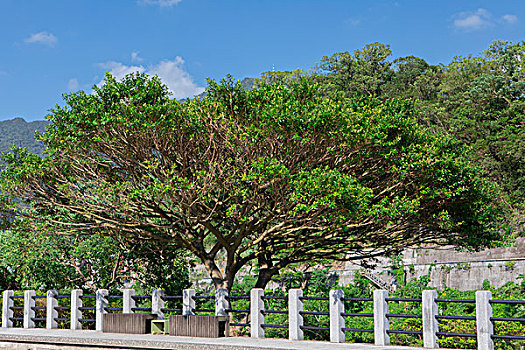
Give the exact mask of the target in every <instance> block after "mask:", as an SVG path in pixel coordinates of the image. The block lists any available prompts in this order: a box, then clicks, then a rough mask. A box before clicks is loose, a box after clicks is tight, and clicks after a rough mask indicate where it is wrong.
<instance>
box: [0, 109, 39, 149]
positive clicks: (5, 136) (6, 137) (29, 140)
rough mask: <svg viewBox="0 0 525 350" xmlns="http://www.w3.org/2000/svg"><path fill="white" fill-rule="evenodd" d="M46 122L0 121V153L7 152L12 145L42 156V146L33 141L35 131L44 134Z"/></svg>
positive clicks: (17, 119) (16, 119)
mask: <svg viewBox="0 0 525 350" xmlns="http://www.w3.org/2000/svg"><path fill="white" fill-rule="evenodd" d="M48 124H49V122H48V121H43V120H39V121H34V122H26V121H25V120H24V119H22V118H15V119H12V120H4V121H0V152H9V150H10V149H11V147H13V145H15V146H17V147H22V148H27V150H28V151H29V152H31V153H35V154H42V151H43V150H44V144H43V143H42V142H37V141H36V140H35V131H38V132H40V133H42V132H44V130H45V128H46V126H47V125H48Z"/></svg>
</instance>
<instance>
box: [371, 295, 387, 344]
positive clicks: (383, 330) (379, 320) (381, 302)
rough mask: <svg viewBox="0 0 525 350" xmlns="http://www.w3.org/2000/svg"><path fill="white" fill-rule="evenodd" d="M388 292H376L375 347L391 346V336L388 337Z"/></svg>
mask: <svg viewBox="0 0 525 350" xmlns="http://www.w3.org/2000/svg"><path fill="white" fill-rule="evenodd" d="M386 298H388V291H386V290H382V289H377V290H374V342H375V345H379V346H385V345H390V336H389V335H388V333H387V331H388V318H387V317H386V314H388V302H387V301H386Z"/></svg>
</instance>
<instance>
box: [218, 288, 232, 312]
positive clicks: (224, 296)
mask: <svg viewBox="0 0 525 350" xmlns="http://www.w3.org/2000/svg"><path fill="white" fill-rule="evenodd" d="M229 309H230V303H229V301H228V289H225V288H219V289H217V291H216V292H215V315H217V316H228V311H227V310H229Z"/></svg>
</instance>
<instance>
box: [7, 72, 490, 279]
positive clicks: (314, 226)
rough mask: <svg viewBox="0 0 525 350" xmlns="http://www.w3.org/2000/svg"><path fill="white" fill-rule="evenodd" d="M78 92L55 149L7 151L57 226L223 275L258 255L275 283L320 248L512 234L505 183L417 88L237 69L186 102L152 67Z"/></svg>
mask: <svg viewBox="0 0 525 350" xmlns="http://www.w3.org/2000/svg"><path fill="white" fill-rule="evenodd" d="M334 96H335V95H334ZM65 101H66V106H64V107H56V109H54V110H52V113H51V115H50V116H49V120H50V122H51V124H50V126H49V127H48V128H47V130H46V132H45V133H44V134H42V135H41V136H40V138H41V140H42V141H43V142H44V144H45V146H46V151H45V156H44V157H43V158H40V157H38V156H36V155H32V154H28V153H27V152H24V151H22V150H19V151H17V152H15V153H13V154H9V155H4V161H5V170H4V171H3V173H2V186H3V188H2V193H3V195H4V198H3V199H4V210H6V211H9V212H14V213H15V214H16V215H19V216H24V217H25V218H26V219H25V220H30V221H31V222H32V225H33V227H34V229H35V230H38V231H41V232H45V233H51V234H76V233H82V234H90V233H92V234H95V233H96V234H101V235H110V236H114V237H118V238H119V240H126V239H129V240H132V241H134V242H141V241H142V242H154V243H155V244H160V245H170V246H176V247H180V248H182V249H185V250H187V251H189V252H191V253H192V254H193V255H194V256H195V257H196V258H198V259H199V260H200V261H202V263H203V264H204V265H205V267H206V269H207V271H208V272H209V274H210V277H211V278H212V280H213V282H214V284H215V286H216V287H218V288H219V287H222V288H231V286H232V283H233V282H234V278H235V276H236V274H237V273H238V272H239V270H240V269H241V268H243V267H245V266H247V265H253V266H255V267H256V268H257V269H256V270H257V271H258V281H257V287H264V286H265V285H266V283H267V282H268V281H269V280H270V279H271V277H272V276H274V275H275V274H277V273H279V271H280V270H281V269H282V268H284V267H287V266H293V264H299V263H302V262H306V261H310V262H311V261H321V260H325V259H332V260H352V259H362V258H369V257H375V256H379V255H383V254H388V253H393V252H398V251H400V250H401V249H403V248H405V247H407V246H413V245H417V244H424V243H437V244H455V245H461V246H466V247H472V248H477V247H483V246H487V245H490V244H491V242H492V241H494V240H496V239H499V238H500V237H499V233H498V230H495V227H494V225H493V223H495V222H497V220H496V218H495V210H494V208H493V207H492V204H491V197H492V196H493V191H494V190H493V188H492V187H491V186H490V185H489V184H488V183H486V182H485V181H483V180H482V179H480V178H479V176H478V170H477V169H476V168H475V167H473V166H472V164H470V163H469V162H468V161H467V160H466V158H465V149H464V147H462V146H461V145H460V144H459V143H458V142H456V141H454V140H453V139H451V138H449V137H445V136H439V137H437V136H433V135H430V134H428V133H425V132H424V131H423V130H422V129H421V128H420V127H418V125H417V122H416V120H415V116H414V115H413V108H412V106H411V104H410V103H406V102H401V101H397V100H387V101H384V102H381V101H379V100H376V99H374V98H372V97H367V98H352V99H349V98H346V97H343V96H339V97H330V98H328V97H326V96H325V94H323V93H321V92H320V91H319V87H318V86H317V85H315V84H312V83H309V82H307V81H305V80H301V81H299V82H297V83H294V82H291V83H290V84H289V85H288V86H287V87H283V86H277V85H266V84H261V86H259V87H258V88H257V89H254V90H252V91H245V90H244V89H243V88H242V86H241V85H240V84H239V83H235V82H234V81H233V80H232V79H229V78H228V79H225V80H224V81H222V82H221V83H220V84H217V83H215V82H210V84H209V87H208V91H207V94H206V96H204V97H202V98H195V99H193V100H187V101H184V102H178V101H175V100H172V99H170V98H169V94H168V90H167V88H166V87H165V86H164V85H162V84H161V82H160V81H159V80H158V79H157V78H149V77H147V76H145V75H143V74H132V75H128V76H127V77H125V78H124V79H123V80H122V81H117V80H116V79H115V78H113V77H112V76H109V75H108V76H107V78H106V81H105V84H104V85H103V86H101V87H95V88H94V92H93V93H92V94H86V93H84V92H78V93H73V94H69V95H66V96H65Z"/></svg>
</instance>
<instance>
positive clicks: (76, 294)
mask: <svg viewBox="0 0 525 350" xmlns="http://www.w3.org/2000/svg"><path fill="white" fill-rule="evenodd" d="M82 295H83V293H82V289H73V290H72V291H71V329H72V330H75V329H82V322H80V319H81V318H82V310H80V308H81V307H82Z"/></svg>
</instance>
